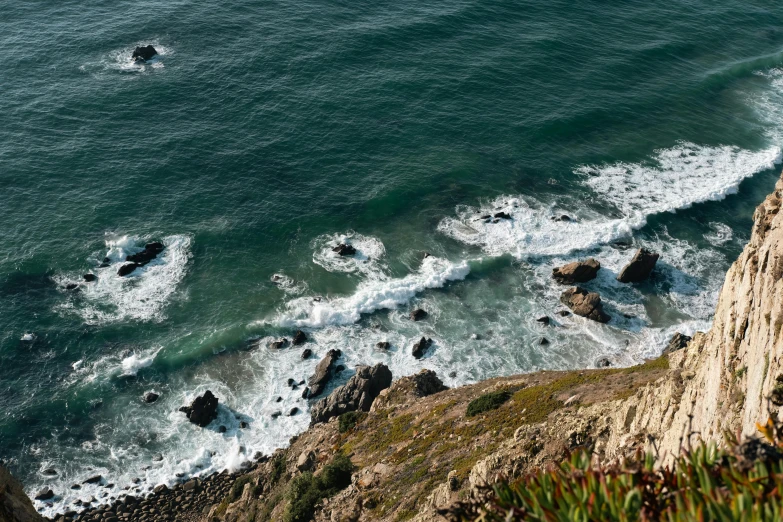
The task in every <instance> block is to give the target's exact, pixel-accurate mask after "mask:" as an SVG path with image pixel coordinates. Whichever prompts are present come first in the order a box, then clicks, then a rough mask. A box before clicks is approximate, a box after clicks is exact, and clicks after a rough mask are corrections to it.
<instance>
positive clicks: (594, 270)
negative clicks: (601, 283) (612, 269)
mask: <svg viewBox="0 0 783 522" xmlns="http://www.w3.org/2000/svg"><path fill="white" fill-rule="evenodd" d="M600 269H601V263H599V262H598V261H596V260H595V259H593V258H592V257H590V258H588V259H585V260H584V261H574V262H573V263H568V264H567V265H563V266H560V267H557V268H553V269H552V277H553V278H554V279H555V280H556V281H557V282H558V283H563V284H574V283H586V282H587V281H590V280H592V279H595V276H596V275H597V274H598V271H599V270H600Z"/></svg>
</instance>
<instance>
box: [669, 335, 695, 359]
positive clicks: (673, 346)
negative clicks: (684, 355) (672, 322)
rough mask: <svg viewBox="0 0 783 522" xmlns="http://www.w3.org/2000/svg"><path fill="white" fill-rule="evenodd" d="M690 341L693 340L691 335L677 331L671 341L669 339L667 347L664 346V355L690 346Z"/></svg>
mask: <svg viewBox="0 0 783 522" xmlns="http://www.w3.org/2000/svg"><path fill="white" fill-rule="evenodd" d="M689 342H691V337H689V336H687V335H683V334H681V333H680V332H677V333H676V334H674V336H673V337H672V338H671V341H669V344H668V345H667V346H666V348H664V350H663V355H668V354H670V353H672V352H676V351H677V350H682V349H683V348H685V347H686V346H688V343H689Z"/></svg>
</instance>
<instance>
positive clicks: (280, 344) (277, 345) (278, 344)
mask: <svg viewBox="0 0 783 522" xmlns="http://www.w3.org/2000/svg"><path fill="white" fill-rule="evenodd" d="M286 346H288V339H286V338H285V337H283V338H282V339H278V340H277V341H272V342H271V343H269V347H270V348H272V349H274V350H280V349H282V348H285V347H286Z"/></svg>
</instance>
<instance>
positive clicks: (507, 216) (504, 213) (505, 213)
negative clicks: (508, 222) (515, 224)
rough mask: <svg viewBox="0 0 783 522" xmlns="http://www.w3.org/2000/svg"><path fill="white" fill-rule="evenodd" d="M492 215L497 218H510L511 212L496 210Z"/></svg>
mask: <svg viewBox="0 0 783 522" xmlns="http://www.w3.org/2000/svg"><path fill="white" fill-rule="evenodd" d="M494 217H496V218H498V219H511V214H509V213H507V212H497V213H496V214H495V216H494Z"/></svg>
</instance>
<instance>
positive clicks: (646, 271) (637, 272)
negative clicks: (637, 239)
mask: <svg viewBox="0 0 783 522" xmlns="http://www.w3.org/2000/svg"><path fill="white" fill-rule="evenodd" d="M659 257H660V255H659V254H657V253H655V252H651V251H649V250H647V249H646V248H640V249H639V250H638V251H637V252H636V254H635V255H634V256H633V259H631V262H630V263H628V264H627V265H625V266H624V267H623V269H622V270H621V271H620V274H619V275H618V276H617V280H618V281H620V282H621V283H637V282H639V281H644V280H645V279H647V278H648V277H650V274H651V273H652V271H653V268H655V264H656V263H657V262H658V258H659Z"/></svg>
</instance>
